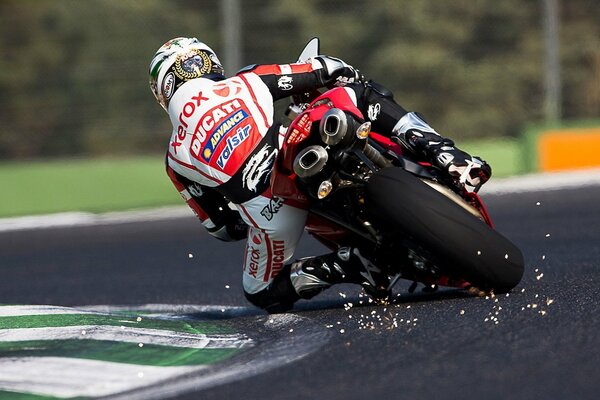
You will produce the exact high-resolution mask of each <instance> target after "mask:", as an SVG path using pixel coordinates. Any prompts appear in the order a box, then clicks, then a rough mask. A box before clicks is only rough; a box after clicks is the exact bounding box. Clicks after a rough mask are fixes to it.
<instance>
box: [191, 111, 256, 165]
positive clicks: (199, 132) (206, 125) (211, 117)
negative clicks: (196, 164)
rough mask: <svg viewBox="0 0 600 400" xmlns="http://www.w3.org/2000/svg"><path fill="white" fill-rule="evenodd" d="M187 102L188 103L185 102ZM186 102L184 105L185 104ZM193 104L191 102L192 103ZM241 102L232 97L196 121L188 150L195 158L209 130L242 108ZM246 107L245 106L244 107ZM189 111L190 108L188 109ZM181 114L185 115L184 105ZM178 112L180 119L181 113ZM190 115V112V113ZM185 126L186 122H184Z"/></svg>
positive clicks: (198, 154)
mask: <svg viewBox="0 0 600 400" xmlns="http://www.w3.org/2000/svg"><path fill="white" fill-rule="evenodd" d="M187 104H189V103H187ZM187 104H186V105H187ZM192 104H193V103H192ZM242 104H243V102H242V101H241V100H239V99H234V100H231V101H228V102H225V103H222V104H219V105H218V106H216V107H213V108H211V109H210V110H208V111H207V112H205V113H204V115H203V116H202V117H201V118H200V120H199V121H198V124H196V128H195V129H194V137H193V139H192V144H191V146H190V150H191V152H192V154H193V155H194V156H195V157H196V158H197V157H199V156H200V152H201V150H202V143H204V141H205V140H206V135H207V133H208V132H210V131H211V130H212V129H214V127H215V126H216V125H217V124H219V123H220V122H221V121H222V120H223V119H225V118H227V117H229V116H230V115H232V114H233V113H235V112H236V111H238V110H240V109H241V108H242ZM244 109H246V108H244ZM188 111H190V110H188ZM182 114H183V116H187V115H186V108H185V106H184V108H183V111H182ZM182 114H180V121H181V115H182ZM190 115H191V114H190ZM186 127H187V124H186Z"/></svg>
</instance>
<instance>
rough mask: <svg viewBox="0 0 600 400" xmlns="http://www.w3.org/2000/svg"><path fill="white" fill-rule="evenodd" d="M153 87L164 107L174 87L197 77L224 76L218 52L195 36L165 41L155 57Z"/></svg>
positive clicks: (151, 70)
mask: <svg viewBox="0 0 600 400" xmlns="http://www.w3.org/2000/svg"><path fill="white" fill-rule="evenodd" d="M148 72H149V74H150V89H152V93H154V97H156V100H157V101H158V103H159V104H160V105H161V106H162V107H163V108H164V109H165V111H166V110H167V109H168V107H169V101H170V100H171V97H173V94H174V93H175V91H176V90H177V89H178V88H179V87H180V86H181V85H183V84H184V83H185V82H187V81H189V80H191V79H195V78H200V77H203V78H208V79H215V78H217V79H222V78H224V76H223V75H224V71H223V66H222V65H221V62H220V61H219V59H218V58H217V56H216V54H215V52H214V51H213V50H212V49H211V48H210V47H208V46H207V45H206V44H204V43H202V42H201V41H199V40H198V39H196V38H184V37H179V38H175V39H171V40H169V41H168V42H167V43H165V44H163V45H162V46H161V47H160V49H158V51H157V52H156V54H154V57H152V61H151V62H150V68H149V71H148Z"/></svg>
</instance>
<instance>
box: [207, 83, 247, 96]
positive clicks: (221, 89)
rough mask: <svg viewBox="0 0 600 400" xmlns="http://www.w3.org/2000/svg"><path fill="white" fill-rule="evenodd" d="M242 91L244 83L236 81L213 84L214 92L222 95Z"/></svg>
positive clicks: (235, 93) (235, 94) (234, 94)
mask: <svg viewBox="0 0 600 400" xmlns="http://www.w3.org/2000/svg"><path fill="white" fill-rule="evenodd" d="M241 91H242V84H241V83H239V82H236V81H232V82H227V83H217V84H216V85H214V86H213V93H214V94H216V95H217V96H221V97H229V96H230V95H232V96H237V95H238V94H239V93H240V92H241Z"/></svg>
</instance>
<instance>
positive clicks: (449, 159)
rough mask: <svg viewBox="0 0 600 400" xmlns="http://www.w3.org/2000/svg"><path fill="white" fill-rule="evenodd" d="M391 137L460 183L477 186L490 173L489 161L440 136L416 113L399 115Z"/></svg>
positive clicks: (479, 185) (484, 180)
mask: <svg viewBox="0 0 600 400" xmlns="http://www.w3.org/2000/svg"><path fill="white" fill-rule="evenodd" d="M392 138H393V139H395V140H396V141H398V142H400V144H401V145H402V146H404V147H405V148H407V149H409V150H411V151H412V152H413V153H415V154H416V155H417V156H418V157H421V158H424V159H425V160H427V161H429V162H431V164H432V165H434V166H436V167H438V168H440V169H441V170H443V171H446V172H447V173H448V174H449V175H450V176H452V177H453V178H456V179H458V181H459V183H461V184H463V185H464V184H467V185H469V186H472V187H476V188H478V187H481V185H483V184H484V183H485V182H486V181H487V180H488V179H490V177H491V176H492V168H491V167H490V166H489V164H487V163H486V162H485V161H483V160H481V159H480V158H479V157H473V156H471V155H469V154H468V153H466V152H464V151H462V150H460V149H458V148H456V147H454V142H453V141H452V140H450V139H447V138H444V137H442V136H440V134H439V133H437V132H436V131H435V130H434V129H433V128H432V127H431V126H429V124H427V122H425V121H424V120H423V119H422V118H421V117H420V116H419V115H418V114H417V113H414V112H410V113H408V114H405V115H404V116H403V117H402V118H400V120H399V121H398V122H397V123H396V125H395V126H394V129H393V136H392Z"/></svg>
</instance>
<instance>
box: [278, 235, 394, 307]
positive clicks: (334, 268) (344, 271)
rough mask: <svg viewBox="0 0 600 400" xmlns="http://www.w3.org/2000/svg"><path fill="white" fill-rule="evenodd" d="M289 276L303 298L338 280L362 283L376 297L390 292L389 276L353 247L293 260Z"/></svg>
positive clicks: (368, 292)
mask: <svg viewBox="0 0 600 400" xmlns="http://www.w3.org/2000/svg"><path fill="white" fill-rule="evenodd" d="M290 279H291V282H292V285H293V286H294V289H295V290H296V293H298V295H299V296H300V297H301V298H304V299H310V298H312V297H314V296H316V295H317V294H319V293H321V292H322V291H323V290H325V289H327V288H329V287H330V286H331V285H334V284H337V283H356V284H359V285H361V286H362V287H363V288H364V290H365V292H367V294H369V295H370V296H372V297H374V298H376V299H385V298H387V297H389V294H390V293H389V289H388V286H389V278H388V276H387V275H386V274H385V273H383V272H382V271H381V270H380V269H379V268H377V267H376V266H375V265H373V264H372V263H371V262H369V260H367V259H366V258H365V257H363V256H362V255H361V254H360V252H359V251H358V249H356V248H351V247H342V248H340V249H339V250H338V251H337V252H335V253H331V254H326V255H322V256H317V257H311V258H305V259H301V260H298V261H296V262H294V263H293V264H292V266H291V271H290Z"/></svg>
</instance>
